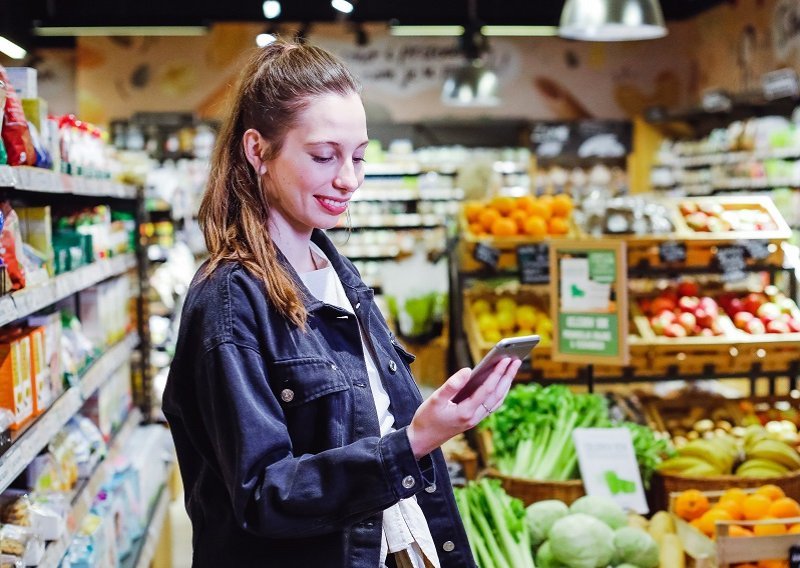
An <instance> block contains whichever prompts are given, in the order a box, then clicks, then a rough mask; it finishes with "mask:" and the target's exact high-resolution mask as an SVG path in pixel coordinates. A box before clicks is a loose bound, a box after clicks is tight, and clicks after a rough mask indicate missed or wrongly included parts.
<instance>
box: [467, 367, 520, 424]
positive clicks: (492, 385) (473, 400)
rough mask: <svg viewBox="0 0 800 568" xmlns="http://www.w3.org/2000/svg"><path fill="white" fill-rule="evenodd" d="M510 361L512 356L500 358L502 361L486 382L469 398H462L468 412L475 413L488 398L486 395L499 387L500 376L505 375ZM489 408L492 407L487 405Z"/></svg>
mask: <svg viewBox="0 0 800 568" xmlns="http://www.w3.org/2000/svg"><path fill="white" fill-rule="evenodd" d="M510 363H511V358H510V357H503V358H502V359H500V361H498V362H497V364H496V365H495V366H494V369H492V372H491V373H489V376H488V377H486V380H485V381H484V383H483V384H482V385H481V386H479V387H478V388H477V389H476V390H475V392H474V393H472V394H471V395H470V396H469V397H468V398H466V399H464V400H462V401H461V402H460V403H459V404H464V405H466V411H467V412H468V413H474V412H475V411H476V410H477V409H478V408H479V407H480V404H481V402H483V401H484V400H486V397H487V396H489V394H490V393H492V392H493V391H494V390H495V389H496V388H497V384H498V382H499V381H500V377H502V376H503V374H504V372H505V370H506V369H507V368H508V365H509V364H510ZM487 408H490V407H488V406H487Z"/></svg>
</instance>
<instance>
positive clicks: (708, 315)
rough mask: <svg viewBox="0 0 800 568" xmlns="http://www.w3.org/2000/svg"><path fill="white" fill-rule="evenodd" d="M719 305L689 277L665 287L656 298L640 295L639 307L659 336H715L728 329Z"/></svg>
mask: <svg viewBox="0 0 800 568" xmlns="http://www.w3.org/2000/svg"><path fill="white" fill-rule="evenodd" d="M719 308H720V306H719V304H718V303H717V301H716V300H715V299H714V298H711V297H710V296H701V295H700V287H699V286H698V284H697V283H696V282H693V281H690V280H686V281H683V282H680V283H679V284H677V285H673V286H670V287H669V288H667V289H665V290H663V291H662V292H660V293H659V294H658V296H656V297H655V298H641V299H639V309H640V310H641V311H642V313H644V314H645V315H646V316H647V317H648V320H649V322H650V327H651V329H652V330H653V333H655V334H656V335H658V336H664V337H676V338H680V337H687V336H706V337H713V336H716V335H723V334H724V333H725V325H724V323H726V322H722V321H721V319H720V309H719Z"/></svg>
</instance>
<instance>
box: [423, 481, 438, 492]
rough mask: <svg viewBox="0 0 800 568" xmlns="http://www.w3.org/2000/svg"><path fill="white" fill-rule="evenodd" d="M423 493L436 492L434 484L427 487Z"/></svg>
mask: <svg viewBox="0 0 800 568" xmlns="http://www.w3.org/2000/svg"><path fill="white" fill-rule="evenodd" d="M425 491H427V492H428V493H433V492H434V491H436V484H435V483H434V484H432V485H428V486H427V487H426V488H425Z"/></svg>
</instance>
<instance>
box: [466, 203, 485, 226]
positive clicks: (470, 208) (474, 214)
mask: <svg viewBox="0 0 800 568" xmlns="http://www.w3.org/2000/svg"><path fill="white" fill-rule="evenodd" d="M481 211H483V203H480V202H479V201H467V203H465V204H464V214H465V215H466V216H467V221H469V222H470V223H475V222H476V221H477V220H478V217H480V215H481Z"/></svg>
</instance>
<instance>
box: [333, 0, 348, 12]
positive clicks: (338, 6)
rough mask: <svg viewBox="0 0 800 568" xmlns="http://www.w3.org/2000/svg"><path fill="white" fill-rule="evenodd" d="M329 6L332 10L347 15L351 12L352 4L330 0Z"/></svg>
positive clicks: (339, 0) (344, 0)
mask: <svg viewBox="0 0 800 568" xmlns="http://www.w3.org/2000/svg"><path fill="white" fill-rule="evenodd" d="M331 6H333V7H334V9H336V10H339V11H340V12H342V13H343V14H349V13H350V12H352V11H353V4H351V3H350V2H348V1H347V0H331Z"/></svg>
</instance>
